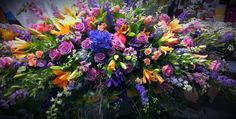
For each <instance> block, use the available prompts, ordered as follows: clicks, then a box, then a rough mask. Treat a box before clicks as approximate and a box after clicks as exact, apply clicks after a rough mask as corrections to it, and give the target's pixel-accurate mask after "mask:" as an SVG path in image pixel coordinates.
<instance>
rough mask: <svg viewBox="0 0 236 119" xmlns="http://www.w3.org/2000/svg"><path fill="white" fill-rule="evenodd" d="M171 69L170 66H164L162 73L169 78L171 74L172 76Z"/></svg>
mask: <svg viewBox="0 0 236 119" xmlns="http://www.w3.org/2000/svg"><path fill="white" fill-rule="evenodd" d="M173 70H174V69H173V67H172V66H171V65H169V64H168V65H165V66H163V67H162V72H163V73H164V74H165V75H166V76H170V75H171V74H173Z"/></svg>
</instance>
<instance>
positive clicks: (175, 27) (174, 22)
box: [168, 18, 183, 32]
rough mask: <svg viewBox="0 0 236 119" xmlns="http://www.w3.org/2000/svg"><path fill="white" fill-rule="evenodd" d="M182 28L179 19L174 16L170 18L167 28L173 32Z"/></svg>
mask: <svg viewBox="0 0 236 119" xmlns="http://www.w3.org/2000/svg"><path fill="white" fill-rule="evenodd" d="M182 28H183V27H182V25H180V24H179V20H178V19H176V18H175V19H174V20H172V21H171V22H170V24H169V26H168V30H169V31H173V32H178V31H179V30H181V29H182Z"/></svg>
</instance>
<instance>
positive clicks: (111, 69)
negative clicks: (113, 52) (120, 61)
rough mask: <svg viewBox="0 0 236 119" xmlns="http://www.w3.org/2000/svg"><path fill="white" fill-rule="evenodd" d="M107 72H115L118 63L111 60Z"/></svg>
mask: <svg viewBox="0 0 236 119" xmlns="http://www.w3.org/2000/svg"><path fill="white" fill-rule="evenodd" d="M107 70H109V71H115V70H116V62H115V60H111V61H110V63H109V64H108V66H107Z"/></svg>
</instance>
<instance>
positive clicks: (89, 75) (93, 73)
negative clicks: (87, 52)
mask: <svg viewBox="0 0 236 119" xmlns="http://www.w3.org/2000/svg"><path fill="white" fill-rule="evenodd" d="M96 78H97V70H96V69H94V68H91V69H89V70H88V71H87V72H86V78H85V79H86V80H89V81H95V80H96Z"/></svg>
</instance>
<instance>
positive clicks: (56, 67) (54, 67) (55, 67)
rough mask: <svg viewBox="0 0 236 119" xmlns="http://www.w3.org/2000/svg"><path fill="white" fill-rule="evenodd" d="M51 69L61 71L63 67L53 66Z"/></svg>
mask: <svg viewBox="0 0 236 119" xmlns="http://www.w3.org/2000/svg"><path fill="white" fill-rule="evenodd" d="M50 69H61V66H51V67H50Z"/></svg>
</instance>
